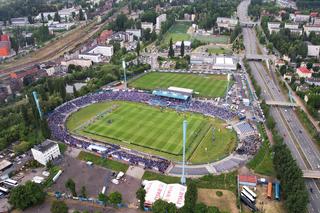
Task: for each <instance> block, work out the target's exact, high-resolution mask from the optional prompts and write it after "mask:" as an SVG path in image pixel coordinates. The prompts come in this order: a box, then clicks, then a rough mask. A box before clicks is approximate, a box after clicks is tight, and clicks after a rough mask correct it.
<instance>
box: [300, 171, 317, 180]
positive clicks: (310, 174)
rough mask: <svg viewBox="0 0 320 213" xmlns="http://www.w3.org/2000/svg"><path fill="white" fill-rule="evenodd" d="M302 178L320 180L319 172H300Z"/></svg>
mask: <svg viewBox="0 0 320 213" xmlns="http://www.w3.org/2000/svg"><path fill="white" fill-rule="evenodd" d="M302 173H303V177H304V178H313V179H320V171H318V170H302Z"/></svg>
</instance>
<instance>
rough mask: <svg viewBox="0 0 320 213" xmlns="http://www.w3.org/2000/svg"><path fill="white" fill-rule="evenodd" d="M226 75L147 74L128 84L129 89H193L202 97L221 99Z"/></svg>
mask: <svg viewBox="0 0 320 213" xmlns="http://www.w3.org/2000/svg"><path fill="white" fill-rule="evenodd" d="M227 85H228V80H227V76H226V75H198V74H181V73H161V72H152V73H148V74H146V75H144V76H142V77H141V78H138V79H136V80H134V81H133V82H130V83H129V86H130V87H134V88H139V89H146V90H153V89H159V88H161V89H167V88H168V87H170V86H176V87H183V88H189V89H193V90H194V92H199V96H202V97H211V98H215V97H222V96H224V95H225V93H226V90H227Z"/></svg>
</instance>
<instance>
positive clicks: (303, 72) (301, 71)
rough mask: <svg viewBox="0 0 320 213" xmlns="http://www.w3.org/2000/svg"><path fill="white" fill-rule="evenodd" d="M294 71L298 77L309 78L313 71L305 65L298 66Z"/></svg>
mask: <svg viewBox="0 0 320 213" xmlns="http://www.w3.org/2000/svg"><path fill="white" fill-rule="evenodd" d="M296 72H297V74H298V76H299V77H300V78H311V77H312V73H313V71H312V70H309V69H308V68H307V67H299V68H297V70H296Z"/></svg>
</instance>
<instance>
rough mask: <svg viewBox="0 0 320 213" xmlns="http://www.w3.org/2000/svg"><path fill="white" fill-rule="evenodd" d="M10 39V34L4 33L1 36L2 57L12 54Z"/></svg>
mask: <svg viewBox="0 0 320 213" xmlns="http://www.w3.org/2000/svg"><path fill="white" fill-rule="evenodd" d="M10 46H11V45H10V39H9V36H8V35H6V34H4V35H1V36H0V57H6V56H9V55H10V49H11V47H10Z"/></svg>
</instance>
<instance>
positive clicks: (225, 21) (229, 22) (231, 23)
mask: <svg viewBox="0 0 320 213" xmlns="http://www.w3.org/2000/svg"><path fill="white" fill-rule="evenodd" d="M238 22H239V21H238V19H235V18H226V17H218V18H217V25H218V27H219V29H220V28H225V29H228V30H232V29H234V28H235V27H236V26H237V24H238Z"/></svg>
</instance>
